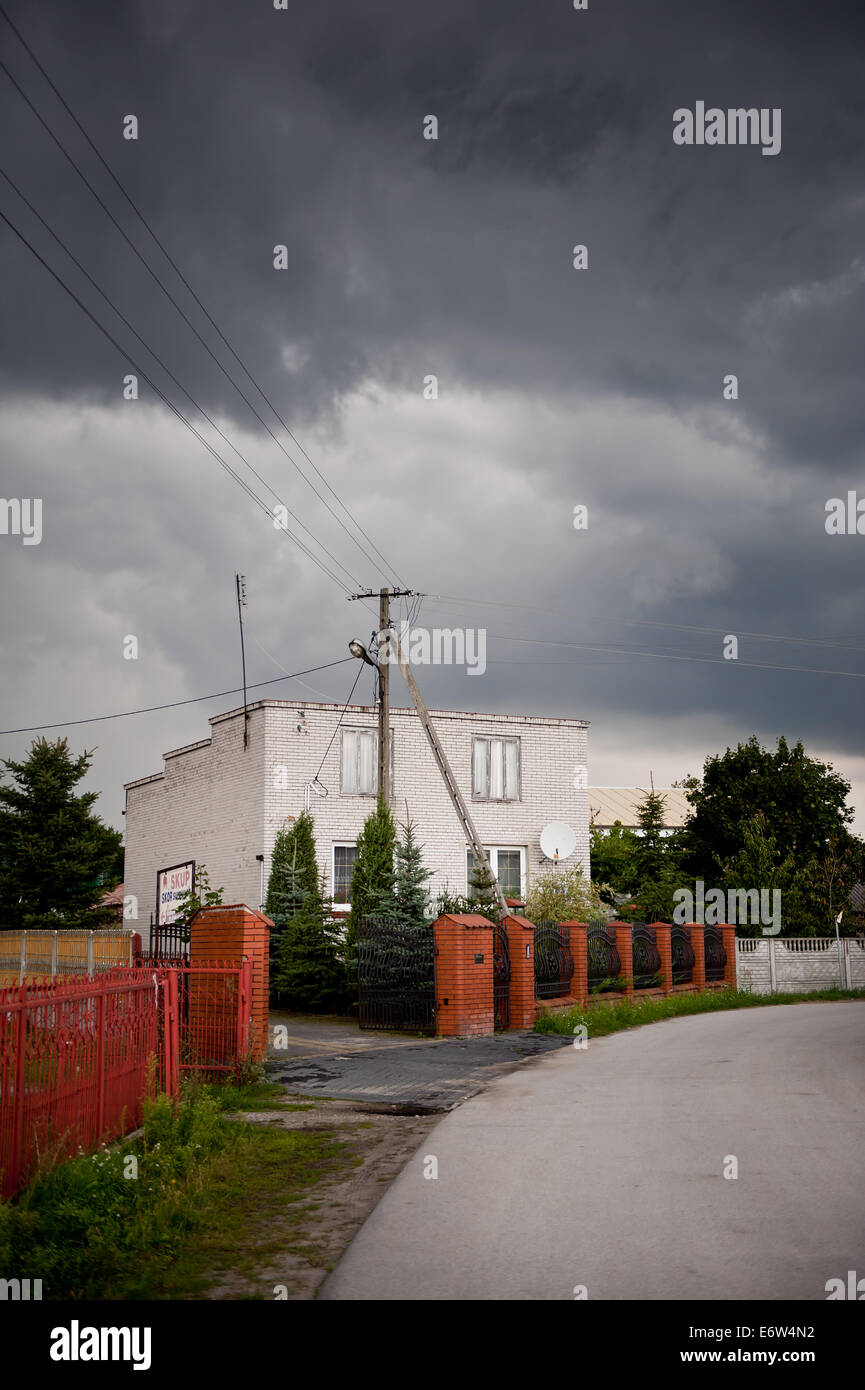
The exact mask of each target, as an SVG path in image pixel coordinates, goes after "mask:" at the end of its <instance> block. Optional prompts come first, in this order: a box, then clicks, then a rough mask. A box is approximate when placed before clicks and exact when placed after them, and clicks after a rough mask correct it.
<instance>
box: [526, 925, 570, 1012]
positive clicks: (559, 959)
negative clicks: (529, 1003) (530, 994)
mask: <svg viewBox="0 0 865 1390" xmlns="http://www.w3.org/2000/svg"><path fill="white" fill-rule="evenodd" d="M573 978H574V958H573V956H572V955H571V943H570V936H569V933H568V932H567V930H566V929H563V928H562V927H560V926H559V924H558V923H557V922H538V923H537V924H536V926H535V998H536V999H566V998H567V996H568V995H569V994H570V992H571V981H572V979H573Z"/></svg>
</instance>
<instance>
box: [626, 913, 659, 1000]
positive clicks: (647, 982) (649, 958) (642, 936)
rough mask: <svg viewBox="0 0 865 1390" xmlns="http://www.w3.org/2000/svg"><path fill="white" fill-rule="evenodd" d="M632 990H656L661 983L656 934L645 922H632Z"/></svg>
mask: <svg viewBox="0 0 865 1390" xmlns="http://www.w3.org/2000/svg"><path fill="white" fill-rule="evenodd" d="M632 934H633V943H634V989H635V990H636V989H657V987H658V986H659V985H660V983H661V953H660V951H659V950H658V940H657V932H656V931H655V928H654V927H652V926H649V925H648V924H647V923H646V922H634V924H633V928H632Z"/></svg>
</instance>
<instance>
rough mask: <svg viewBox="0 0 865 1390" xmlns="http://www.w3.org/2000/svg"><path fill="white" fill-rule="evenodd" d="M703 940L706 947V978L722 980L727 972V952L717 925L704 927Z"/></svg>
mask: <svg viewBox="0 0 865 1390" xmlns="http://www.w3.org/2000/svg"><path fill="white" fill-rule="evenodd" d="M703 941H704V942H705V948H706V980H707V981H709V980H723V978H724V976H725V974H726V973H727V952H726V949H725V947H724V938H723V936H722V935H721V932H720V931H719V930H718V928H717V927H705V928H704V931H703Z"/></svg>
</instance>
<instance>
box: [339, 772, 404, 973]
mask: <svg viewBox="0 0 865 1390" xmlns="http://www.w3.org/2000/svg"><path fill="white" fill-rule="evenodd" d="M395 849H396V826H395V824H394V819H393V816H392V814H391V809H390V807H389V806H388V804H387V802H386V801H385V799H384V797H383V796H379V798H378V801H377V802H376V808H375V810H374V811H373V812H372V814H371V815H369V816H367V818H366V820H365V821H364V824H363V829H362V830H361V832H360V835H359V836H358V840H357V859H356V860H355V861H354V869H353V871H352V875H351V913H350V914H349V919H348V926H347V929H346V935H345V939H346V944H347V946H348V947H349V950H350V952H352V953H353V951H354V948H355V946H356V944H357V934H358V928H359V926H360V924H361V922H362V921H363V918H364V917H370V916H374V917H388V918H391V919H395V912H396V901H395V896H394V852H395Z"/></svg>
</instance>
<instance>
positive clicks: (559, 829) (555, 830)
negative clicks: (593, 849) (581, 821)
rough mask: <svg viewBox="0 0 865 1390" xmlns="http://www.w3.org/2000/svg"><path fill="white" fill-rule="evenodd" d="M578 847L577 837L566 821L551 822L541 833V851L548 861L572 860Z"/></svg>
mask: <svg viewBox="0 0 865 1390" xmlns="http://www.w3.org/2000/svg"><path fill="white" fill-rule="evenodd" d="M576 847H577V837H576V835H575V834H574V832H573V830H572V829H571V827H570V826H569V825H566V824H565V822H564V821H561V820H554V821H550V823H549V825H545V826H544V828H543V830H542V831H541V849H542V850H543V852H544V854H545V855H546V857H547V859H553V860H558V859H570V857H571V855H572V854H573V852H574V850H575V849H576Z"/></svg>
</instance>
